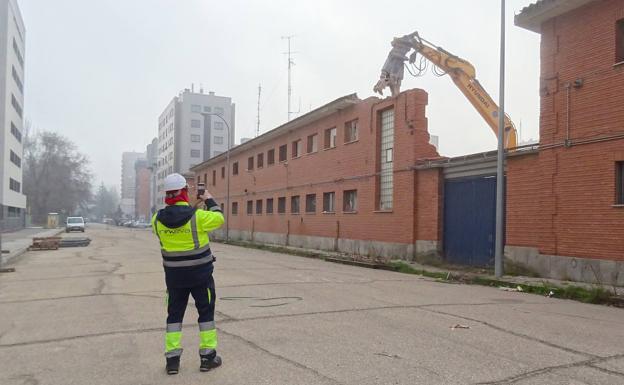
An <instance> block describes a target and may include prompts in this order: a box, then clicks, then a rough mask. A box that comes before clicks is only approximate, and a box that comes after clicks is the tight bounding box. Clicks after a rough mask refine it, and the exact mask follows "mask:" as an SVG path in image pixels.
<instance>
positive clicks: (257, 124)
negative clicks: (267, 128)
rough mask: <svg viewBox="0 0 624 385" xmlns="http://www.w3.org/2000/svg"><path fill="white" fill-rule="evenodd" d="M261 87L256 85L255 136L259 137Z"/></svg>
mask: <svg viewBox="0 0 624 385" xmlns="http://www.w3.org/2000/svg"><path fill="white" fill-rule="evenodd" d="M261 92H262V85H261V84H258V115H257V116H256V136H260V93H261Z"/></svg>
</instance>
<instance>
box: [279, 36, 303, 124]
mask: <svg viewBox="0 0 624 385" xmlns="http://www.w3.org/2000/svg"><path fill="white" fill-rule="evenodd" d="M293 37H295V35H288V36H282V40H284V39H286V40H288V52H284V55H288V121H289V122H290V115H291V114H293V113H295V112H299V111H291V109H290V105H291V96H292V82H291V74H290V73H291V69H292V66H294V65H295V61H294V60H293V59H292V55H294V54H296V53H298V52H293V51H291V50H290V40H291V39H292V38H293Z"/></svg>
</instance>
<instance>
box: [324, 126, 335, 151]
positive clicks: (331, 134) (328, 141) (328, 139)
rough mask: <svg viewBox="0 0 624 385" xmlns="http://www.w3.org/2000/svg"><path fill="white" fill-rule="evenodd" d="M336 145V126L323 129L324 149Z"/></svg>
mask: <svg viewBox="0 0 624 385" xmlns="http://www.w3.org/2000/svg"><path fill="white" fill-rule="evenodd" d="M334 147H336V127H333V128H328V129H327V130H325V147H324V148H325V149H328V148H334Z"/></svg>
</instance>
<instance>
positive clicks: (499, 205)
mask: <svg viewBox="0 0 624 385" xmlns="http://www.w3.org/2000/svg"><path fill="white" fill-rule="evenodd" d="M500 22H501V27H500V28H501V30H500V80H499V86H500V89H499V104H498V106H499V110H498V153H497V157H496V240H495V242H496V245H495V250H494V275H495V276H496V277H502V276H503V274H504V272H503V257H504V250H503V247H504V239H503V238H504V237H505V234H504V226H505V223H504V221H505V148H504V139H505V0H501V20H500Z"/></svg>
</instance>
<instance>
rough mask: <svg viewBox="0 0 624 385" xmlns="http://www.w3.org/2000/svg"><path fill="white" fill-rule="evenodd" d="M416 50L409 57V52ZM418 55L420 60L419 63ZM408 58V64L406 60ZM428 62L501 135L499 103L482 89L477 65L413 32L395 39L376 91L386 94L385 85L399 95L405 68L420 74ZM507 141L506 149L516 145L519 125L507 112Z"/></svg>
mask: <svg viewBox="0 0 624 385" xmlns="http://www.w3.org/2000/svg"><path fill="white" fill-rule="evenodd" d="M411 50H413V51H414V52H412V54H411V55H410V57H409V61H408V58H407V54H408V52H410V51H411ZM418 54H420V55H421V57H420V60H419V62H418V63H416V59H417V57H418ZM406 61H408V64H405V62H406ZM427 61H429V62H431V63H433V64H434V66H435V67H436V68H433V72H434V74H436V75H438V76H443V75H446V74H448V75H449V76H450V77H451V79H452V80H453V82H454V83H455V85H456V86H457V87H458V88H459V90H460V91H461V92H462V93H463V94H464V95H465V96H466V98H468V101H469V102H470V103H471V104H472V105H473V106H474V107H475V108H476V109H477V111H478V112H479V114H480V115H481V116H482V117H483V119H485V121H486V122H487V124H488V125H489V126H490V127H491V128H492V131H494V134H495V135H496V136H497V137H498V111H499V108H498V105H497V104H496V103H495V102H494V100H493V99H492V97H491V96H490V95H489V94H488V93H487V92H486V91H485V89H483V87H482V86H481V84H480V83H479V81H478V80H477V78H476V77H475V76H476V73H475V68H474V66H473V65H472V64H470V63H469V62H467V61H466V60H464V59H462V58H460V57H458V56H455V55H453V54H452V53H450V52H448V51H446V50H444V49H443V48H441V47H437V46H435V45H434V44H432V43H431V42H429V41H427V40H426V39H424V38H422V37H420V35H418V32H414V33H412V34H409V35H405V36H403V37H398V38H394V40H392V50H391V51H390V53H389V54H388V58H387V59H386V62H385V63H384V66H383V68H382V70H381V76H380V78H379V81H378V82H377V84H376V85H375V87H374V88H373V90H374V91H375V92H377V93H379V94H381V95H383V90H384V88H386V87H389V88H390V92H391V93H392V96H397V95H398V94H399V92H400V91H401V81H402V80H403V73H404V69H407V70H408V72H410V73H411V74H412V75H414V76H421V75H422V74H424V72H425V71H426V69H427ZM504 135H505V137H504V144H505V148H506V149H510V148H514V147H516V146H517V139H516V126H515V125H514V124H513V122H512V121H511V119H510V118H509V116H507V114H505V127H504Z"/></svg>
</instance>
